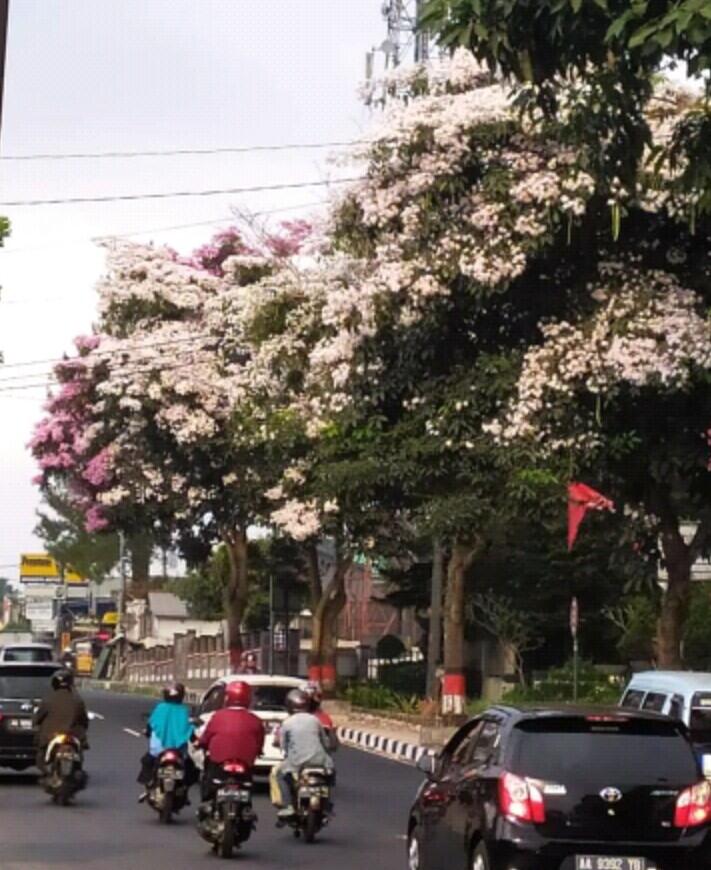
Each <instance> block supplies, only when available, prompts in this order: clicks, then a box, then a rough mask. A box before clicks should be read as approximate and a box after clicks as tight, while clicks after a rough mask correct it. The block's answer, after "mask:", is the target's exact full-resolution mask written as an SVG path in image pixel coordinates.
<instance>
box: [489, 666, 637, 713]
mask: <svg viewBox="0 0 711 870" xmlns="http://www.w3.org/2000/svg"><path fill="white" fill-rule="evenodd" d="M620 694H621V686H620V684H619V681H618V680H611V679H610V677H609V675H607V674H602V673H600V672H599V671H597V670H595V668H594V667H593V665H592V664H591V663H590V662H581V663H580V666H579V668H578V701H581V702H583V703H585V702H587V703H591V704H616V703H617V702H618V701H619V699H620ZM572 700H573V665H572V662H569V663H568V664H566V665H565V666H564V667H562V668H552V669H551V670H550V671H548V673H547V674H546V677H545V679H543V680H541V681H540V682H538V683H536V684H535V685H533V686H530V687H528V688H525V689H521V688H518V687H517V688H515V689H512V690H511V691H510V692H508V693H507V694H506V697H505V701H510V702H511V703H515V704H532V703H548V702H555V701H565V702H566V703H570V702H572Z"/></svg>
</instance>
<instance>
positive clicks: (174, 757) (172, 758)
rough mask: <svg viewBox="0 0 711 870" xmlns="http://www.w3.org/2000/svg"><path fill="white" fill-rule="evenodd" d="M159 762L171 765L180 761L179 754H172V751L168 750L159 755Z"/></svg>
mask: <svg viewBox="0 0 711 870" xmlns="http://www.w3.org/2000/svg"><path fill="white" fill-rule="evenodd" d="M160 760H161V761H162V762H166V763H173V762H176V761H180V754H179V753H177V752H173V750H172V749H169V750H168V751H167V752H164V753H163V754H162V755H161V757H160Z"/></svg>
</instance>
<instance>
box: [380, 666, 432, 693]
mask: <svg viewBox="0 0 711 870" xmlns="http://www.w3.org/2000/svg"><path fill="white" fill-rule="evenodd" d="M378 679H379V680H380V682H381V683H382V684H383V685H384V686H386V687H387V688H388V689H391V690H392V691H393V692H397V693H398V694H401V695H407V696H409V697H411V696H413V695H417V696H418V697H419V698H424V696H425V686H426V682H427V665H426V663H425V662H424V661H419V662H394V663H393V664H389V665H381V666H380V668H379V669H378Z"/></svg>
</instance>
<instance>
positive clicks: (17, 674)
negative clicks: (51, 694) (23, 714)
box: [0, 667, 56, 700]
mask: <svg viewBox="0 0 711 870" xmlns="http://www.w3.org/2000/svg"><path fill="white" fill-rule="evenodd" d="M55 670H56V668H55V669H53V668H32V667H22V668H2V669H0V698H22V699H30V700H34V699H37V698H43V697H44V696H45V695H46V694H47V692H48V691H49V688H50V680H51V678H52V674H53V673H54V671H55Z"/></svg>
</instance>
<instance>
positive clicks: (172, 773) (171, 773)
mask: <svg viewBox="0 0 711 870" xmlns="http://www.w3.org/2000/svg"><path fill="white" fill-rule="evenodd" d="M160 776H161V777H162V778H163V779H183V778H184V777H185V773H184V772H183V771H182V770H162V771H161V772H160Z"/></svg>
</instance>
